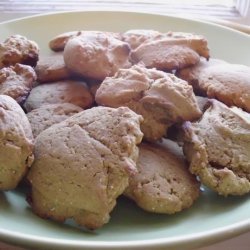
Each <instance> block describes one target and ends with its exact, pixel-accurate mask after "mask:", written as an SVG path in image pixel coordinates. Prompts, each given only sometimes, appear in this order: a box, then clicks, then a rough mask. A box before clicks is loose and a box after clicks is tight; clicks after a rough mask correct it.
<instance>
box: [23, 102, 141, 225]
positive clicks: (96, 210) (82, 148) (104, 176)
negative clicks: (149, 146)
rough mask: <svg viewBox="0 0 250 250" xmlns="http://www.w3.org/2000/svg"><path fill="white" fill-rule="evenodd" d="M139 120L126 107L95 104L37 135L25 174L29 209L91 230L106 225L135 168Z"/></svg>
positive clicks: (139, 133) (46, 216) (139, 117)
mask: <svg viewBox="0 0 250 250" xmlns="http://www.w3.org/2000/svg"><path fill="white" fill-rule="evenodd" d="M141 119H142V118H141V116H139V115H137V114H135V113H134V112H133V111H131V110H129V109H128V108H126V107H122V108H118V109H112V108H106V107H95V108H91V109H88V110H85V111H83V112H80V113H78V114H76V115H74V116H72V117H70V118H68V119H66V120H65V121H63V122H61V123H59V124H55V125H53V126H51V127H50V128H48V129H46V130H44V131H43V132H42V133H41V134H39V135H38V137H37V138H36V144H35V162H34V164H33V165H32V168H31V170H30V172H29V175H28V180H29V182H30V183H31V186H32V187H31V190H32V193H31V197H30V198H29V201H30V204H31V207H32V210H33V211H34V212H35V213H36V214H37V215H39V216H41V217H42V218H50V219H53V220H56V221H60V222H63V221H64V220H66V219H67V218H73V219H74V220H75V221H76V222H77V223H78V224H79V225H82V226H85V227H87V228H90V229H96V228H99V227H101V226H103V225H104V224H105V223H107V222H108V221H109V217H110V215H109V213H110V212H111V210H112V209H113V208H114V206H115V204H116V198H117V197H118V196H119V195H121V194H122V193H123V191H124V190H125V188H126V187H127V186H128V182H129V176H130V175H131V174H134V173H135V172H136V163H135V162H136V160H137V158H138V148H137V146H136V145H137V144H139V143H140V142H141V139H142V133H141V131H140V122H141Z"/></svg>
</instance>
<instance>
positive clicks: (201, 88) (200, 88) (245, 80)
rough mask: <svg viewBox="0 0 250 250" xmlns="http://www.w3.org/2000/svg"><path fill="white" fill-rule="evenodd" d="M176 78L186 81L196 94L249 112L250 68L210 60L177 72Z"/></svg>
mask: <svg viewBox="0 0 250 250" xmlns="http://www.w3.org/2000/svg"><path fill="white" fill-rule="evenodd" d="M178 76H179V77H181V78H182V79H184V80H186V81H188V82H189V83H190V84H191V85H192V86H193V88H194V91H195V92H196V93H197V94H201V95H206V96H207V97H209V98H215V99H218V100H219V101H221V102H223V103H225V104H226V105H228V106H237V107H239V108H242V109H244V110H246V111H247V112H250V67H248V66H245V65H239V64H230V63H227V62H225V61H222V60H219V59H211V60H209V62H206V61H205V60H204V61H201V62H200V63H199V64H198V65H197V66H194V67H191V68H187V69H183V70H181V71H179V72H178Z"/></svg>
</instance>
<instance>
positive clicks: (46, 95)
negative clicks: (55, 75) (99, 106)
mask: <svg viewBox="0 0 250 250" xmlns="http://www.w3.org/2000/svg"><path fill="white" fill-rule="evenodd" d="M93 101H94V100H93V97H92V95H91V94H90V92H89V89H88V87H87V85H86V84H85V82H82V81H73V80H65V81H58V82H54V83H46V84H41V85H38V86H37V87H35V88H33V89H32V91H31V92H30V95H29V97H28V98H27V100H26V102H25V104H24V107H25V109H26V111H27V112H30V111H31V110H33V109H36V108H39V107H41V106H42V105H46V104H56V103H72V104H74V105H76V106H79V107H81V108H88V107H90V106H91V105H92V104H93Z"/></svg>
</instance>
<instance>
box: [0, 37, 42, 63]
mask: <svg viewBox="0 0 250 250" xmlns="http://www.w3.org/2000/svg"><path fill="white" fill-rule="evenodd" d="M38 56H39V48H38V45H37V44H36V43H35V42H34V41H31V40H28V39H27V38H26V37H24V36H20V35H13V36H10V37H9V38H7V39H6V40H5V41H4V42H3V43H0V68H3V67H8V66H11V65H15V64H16V63H21V64H27V65H30V66H35V65H36V63H37V61H38Z"/></svg>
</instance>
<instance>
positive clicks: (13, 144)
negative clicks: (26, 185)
mask: <svg viewBox="0 0 250 250" xmlns="http://www.w3.org/2000/svg"><path fill="white" fill-rule="evenodd" d="M0 117H1V119H0V190H10V189H14V188H15V187H16V186H17V185H18V183H19V182H20V181H21V180H22V178H23V177H24V175H25V174H26V172H27V170H28V168H29V167H30V166H31V164H32V162H33V159H34V156H33V147H34V141H33V135H32V131H31V127H30V124H29V121H28V119H27V117H26V115H25V113H24V112H23V110H22V109H21V107H20V106H19V105H18V104H17V102H16V101H15V100H14V99H12V98H11V97H9V96H6V95H0Z"/></svg>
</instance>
